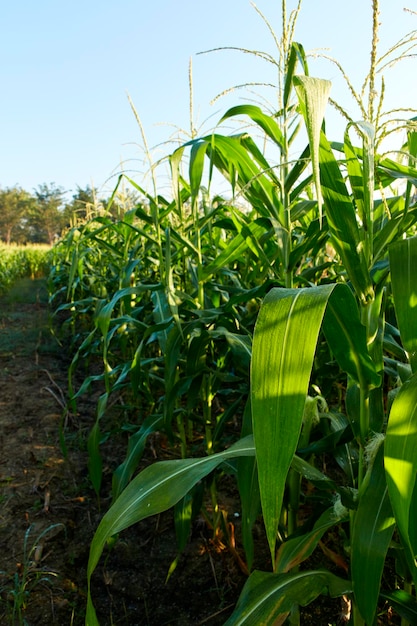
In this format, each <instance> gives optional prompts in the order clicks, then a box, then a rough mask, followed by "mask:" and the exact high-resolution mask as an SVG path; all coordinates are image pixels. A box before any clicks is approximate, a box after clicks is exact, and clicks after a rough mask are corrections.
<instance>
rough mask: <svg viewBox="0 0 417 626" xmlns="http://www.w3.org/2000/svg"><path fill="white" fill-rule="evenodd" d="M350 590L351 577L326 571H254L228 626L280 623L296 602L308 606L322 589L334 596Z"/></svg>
mask: <svg viewBox="0 0 417 626" xmlns="http://www.w3.org/2000/svg"><path fill="white" fill-rule="evenodd" d="M350 592H351V583H350V581H348V580H342V579H341V578H338V577H337V576H335V575H334V574H331V573H330V572H326V571H321V570H318V571H315V570H310V571H305V572H297V573H296V574H271V573H269V572H259V571H255V572H253V574H251V575H250V577H249V579H248V580H247V582H246V584H245V586H244V587H243V591H242V593H241V595H240V598H239V600H238V603H237V605H236V609H235V611H234V612H233V614H232V616H231V617H230V618H229V619H228V620H227V622H226V623H225V626H254V624H256V625H257V626H269V625H270V624H271V625H272V624H274V626H281V625H282V624H283V623H284V622H285V620H286V618H287V616H288V614H289V613H290V611H291V609H292V607H293V605H295V604H301V605H302V606H306V605H307V604H309V603H310V602H312V601H313V600H315V599H316V598H317V597H318V596H319V595H320V594H322V593H328V594H329V595H330V596H331V597H333V598H334V597H338V596H342V595H344V594H346V593H350Z"/></svg>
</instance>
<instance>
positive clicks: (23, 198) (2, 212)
mask: <svg viewBox="0 0 417 626" xmlns="http://www.w3.org/2000/svg"><path fill="white" fill-rule="evenodd" d="M34 204H35V200H34V197H33V196H31V195H30V193H29V192H27V191H25V190H24V189H21V188H20V187H6V188H5V189H0V236H1V239H2V240H3V241H4V242H5V243H7V244H10V243H11V242H12V241H14V242H15V241H21V242H24V241H25V240H26V232H25V222H26V219H27V216H28V215H29V214H30V213H31V211H32V209H33V206H34Z"/></svg>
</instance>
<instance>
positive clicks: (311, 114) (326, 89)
mask: <svg viewBox="0 0 417 626" xmlns="http://www.w3.org/2000/svg"><path fill="white" fill-rule="evenodd" d="M294 86H295V91H296V92H297V96H298V101H299V103H300V107H301V112H302V114H303V117H304V121H305V124H306V127H307V134H308V141H309V144H310V153H311V165H312V168H313V180H314V185H315V187H316V195H317V202H318V207H319V216H320V220H321V215H322V202H323V200H322V193H321V188H320V171H319V170H320V167H319V146H320V132H321V126H322V124H323V120H324V112H325V110H326V106H327V102H328V100H329V94H330V89H331V86H332V84H331V82H330V81H329V80H323V79H321V78H312V77H311V76H294Z"/></svg>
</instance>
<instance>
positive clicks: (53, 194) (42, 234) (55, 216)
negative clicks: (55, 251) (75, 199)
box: [28, 183, 65, 245]
mask: <svg viewBox="0 0 417 626" xmlns="http://www.w3.org/2000/svg"><path fill="white" fill-rule="evenodd" d="M64 193H65V192H64V190H63V189H62V187H57V186H56V185H55V183H51V184H50V185H47V184H46V183H43V184H42V185H39V186H38V188H37V189H35V191H34V198H35V203H34V205H33V208H32V210H31V212H30V215H29V217H28V229H29V231H30V239H31V241H33V242H36V243H49V244H50V245H52V244H53V243H54V242H55V241H56V239H57V238H58V237H59V235H60V234H61V232H62V229H63V227H64V223H65V216H64V213H63V207H64Z"/></svg>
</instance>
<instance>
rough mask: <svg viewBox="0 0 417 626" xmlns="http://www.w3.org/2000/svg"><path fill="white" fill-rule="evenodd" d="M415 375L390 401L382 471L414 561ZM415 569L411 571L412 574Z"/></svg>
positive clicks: (416, 459) (415, 550) (416, 380)
mask: <svg viewBox="0 0 417 626" xmlns="http://www.w3.org/2000/svg"><path fill="white" fill-rule="evenodd" d="M416 449H417V374H416V373H414V374H413V376H412V377H411V378H410V379H409V380H408V381H407V382H406V383H404V385H403V386H402V387H401V388H400V390H399V392H398V393H397V395H396V396H395V399H394V401H393V403H392V407H391V411H390V414H389V418H388V426H387V434H386V441H385V471H386V478H387V485H388V491H389V496H390V500H391V505H392V509H393V512H394V516H395V521H396V522H397V526H398V529H399V531H400V533H401V536H402V539H403V541H404V543H405V544H406V545H407V546H408V547H409V549H410V550H411V554H412V556H413V558H414V562H415V564H416V556H417V545H415V541H413V538H414V535H415V533H414V531H413V530H412V529H411V528H410V526H411V525H415V519H411V517H410V512H411V510H412V509H413V508H414V503H413V500H414V499H415V498H416V496H417V494H416V492H415V489H414V487H415V485H416V473H417V455H416ZM415 574H416V572H414V577H415Z"/></svg>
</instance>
